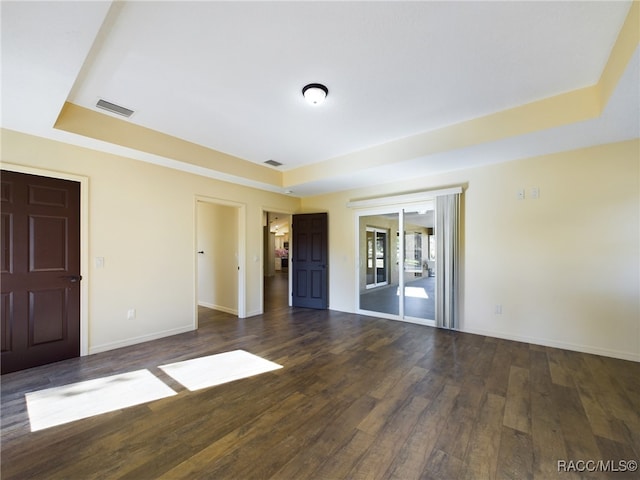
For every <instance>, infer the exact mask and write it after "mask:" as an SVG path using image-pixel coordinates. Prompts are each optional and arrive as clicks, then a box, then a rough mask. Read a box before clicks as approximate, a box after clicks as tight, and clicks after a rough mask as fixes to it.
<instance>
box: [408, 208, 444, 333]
mask: <svg viewBox="0 0 640 480" xmlns="http://www.w3.org/2000/svg"><path fill="white" fill-rule="evenodd" d="M402 213H403V216H404V221H403V231H404V262H403V273H404V274H403V280H404V282H403V283H404V285H403V292H404V295H403V297H402V298H403V302H404V305H403V306H404V308H403V311H404V318H407V319H414V320H418V321H425V320H428V321H430V322H433V321H435V318H436V317H435V257H433V258H431V257H430V255H429V252H430V249H429V242H430V241H433V230H434V228H433V223H434V214H433V213H434V212H433V209H432V208H431V209H430V208H429V206H424V207H422V208H415V207H414V208H410V207H409V208H406V209H403V212H402Z"/></svg>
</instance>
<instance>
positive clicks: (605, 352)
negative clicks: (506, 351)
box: [458, 328, 640, 362]
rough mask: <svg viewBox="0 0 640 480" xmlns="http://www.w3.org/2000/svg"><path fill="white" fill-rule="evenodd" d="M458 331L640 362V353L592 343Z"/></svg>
mask: <svg viewBox="0 0 640 480" xmlns="http://www.w3.org/2000/svg"><path fill="white" fill-rule="evenodd" d="M458 331H459V332H464V333H472V334H474V335H483V336H485V337H493V338H501V339H503V340H513V341H514V342H523V343H531V344H534V345H542V346H544V347H553V348H561V349H563V350H571V351H573V352H581V353H590V354H593V355H602V356H603V357H612V358H619V359H621V360H630V361H632V362H640V353H633V352H621V351H619V350H609V349H607V348H600V347H594V346H592V345H580V344H576V343H569V342H558V341H555V340H550V339H546V338H537V337H528V336H521V335H513V334H508V333H504V332H496V331H493V330H483V329H475V328H465V329H460V330H458Z"/></svg>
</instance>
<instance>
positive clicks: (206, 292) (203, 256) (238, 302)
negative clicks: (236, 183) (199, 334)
mask: <svg viewBox="0 0 640 480" xmlns="http://www.w3.org/2000/svg"><path fill="white" fill-rule="evenodd" d="M195 238H196V253H195V256H196V309H195V313H194V322H195V327H196V328H197V326H198V314H197V312H198V308H197V307H206V308H211V309H213V310H218V311H222V312H226V313H230V314H232V315H237V316H238V317H239V318H244V317H245V316H246V310H245V309H246V307H245V283H246V282H245V207H244V205H241V204H237V203H233V202H227V201H222V200H218V199H212V198H206V197H197V198H196V236H195Z"/></svg>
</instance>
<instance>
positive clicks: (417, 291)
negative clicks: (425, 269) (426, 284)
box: [396, 287, 429, 298]
mask: <svg viewBox="0 0 640 480" xmlns="http://www.w3.org/2000/svg"><path fill="white" fill-rule="evenodd" d="M396 295H398V296H400V287H398V289H397V290H396ZM404 296H405V297H413V298H429V294H428V293H427V291H426V290H425V289H424V288H422V287H404Z"/></svg>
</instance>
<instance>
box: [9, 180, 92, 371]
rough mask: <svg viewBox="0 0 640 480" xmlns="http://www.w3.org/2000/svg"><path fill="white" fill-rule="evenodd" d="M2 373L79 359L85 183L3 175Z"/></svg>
mask: <svg viewBox="0 0 640 480" xmlns="http://www.w3.org/2000/svg"><path fill="white" fill-rule="evenodd" d="M1 181H2V223H1V226H2V234H1V243H2V245H1V250H2V258H1V260H0V265H1V268H2V291H1V297H2V306H1V308H0V314H1V317H2V327H1V328H2V330H1V331H0V334H1V338H2V341H1V343H2V373H8V372H13V371H16V370H22V369H25V368H30V367H34V366H38V365H44V364H47V363H52V362H56V361H59V360H64V359H67V358H72V357H77V356H79V355H80V280H81V277H80V184H79V183H78V182H73V181H69V180H60V179H54V178H47V177H41V176H37V175H27V174H23V173H16V172H9V171H4V170H3V171H2V173H1Z"/></svg>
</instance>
